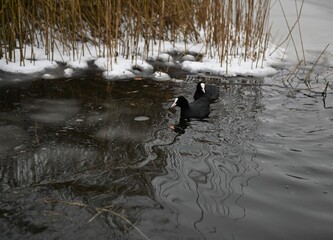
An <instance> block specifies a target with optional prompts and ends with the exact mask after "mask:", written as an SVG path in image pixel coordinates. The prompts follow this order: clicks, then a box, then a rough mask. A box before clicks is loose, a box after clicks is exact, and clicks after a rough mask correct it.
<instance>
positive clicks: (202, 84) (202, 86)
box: [200, 83, 206, 93]
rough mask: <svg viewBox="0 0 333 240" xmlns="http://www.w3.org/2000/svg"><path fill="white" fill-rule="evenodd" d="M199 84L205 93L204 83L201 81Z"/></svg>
mask: <svg viewBox="0 0 333 240" xmlns="http://www.w3.org/2000/svg"><path fill="white" fill-rule="evenodd" d="M200 86H201V89H202V91H203V92H204V93H206V92H205V84H204V83H201V84H200Z"/></svg>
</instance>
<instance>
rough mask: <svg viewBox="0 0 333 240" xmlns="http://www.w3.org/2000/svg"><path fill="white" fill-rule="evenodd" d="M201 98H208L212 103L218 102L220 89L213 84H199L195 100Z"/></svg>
mask: <svg viewBox="0 0 333 240" xmlns="http://www.w3.org/2000/svg"><path fill="white" fill-rule="evenodd" d="M201 97H206V98H207V99H208V101H209V102H210V103H213V102H216V101H217V99H218V98H219V97H220V91H219V88H218V87H217V86H216V85H213V84H205V83H204V82H199V83H198V84H197V89H196V91H195V93H194V96H193V98H194V100H197V99H199V98H201Z"/></svg>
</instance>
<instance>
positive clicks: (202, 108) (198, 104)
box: [171, 96, 210, 119]
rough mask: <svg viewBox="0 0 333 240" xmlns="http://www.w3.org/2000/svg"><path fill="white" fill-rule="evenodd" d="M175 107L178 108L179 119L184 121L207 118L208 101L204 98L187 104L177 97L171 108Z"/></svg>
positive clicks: (208, 111)
mask: <svg viewBox="0 0 333 240" xmlns="http://www.w3.org/2000/svg"><path fill="white" fill-rule="evenodd" d="M175 106H178V107H180V109H181V111H180V117H181V118H185V119H189V118H199V119H202V118H206V117H208V116H209V113H210V106H209V101H208V99H207V98H205V97H202V98H199V99H198V100H196V101H194V102H191V103H189V102H188V101H187V99H186V98H185V97H183V96H179V97H177V98H176V99H175V102H174V103H173V104H172V105H171V107H175Z"/></svg>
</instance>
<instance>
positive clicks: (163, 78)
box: [150, 71, 171, 81]
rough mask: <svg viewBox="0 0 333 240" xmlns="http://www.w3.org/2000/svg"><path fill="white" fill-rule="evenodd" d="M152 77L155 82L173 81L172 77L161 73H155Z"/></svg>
mask: <svg viewBox="0 0 333 240" xmlns="http://www.w3.org/2000/svg"><path fill="white" fill-rule="evenodd" d="M150 77H151V78H152V79H153V80H155V81H169V80H171V78H170V76H169V75H168V74H167V73H164V72H160V71H157V72H154V73H153V74H152V75H151V76H150Z"/></svg>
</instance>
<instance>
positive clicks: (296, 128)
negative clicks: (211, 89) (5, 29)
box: [0, 74, 333, 240]
mask: <svg viewBox="0 0 333 240" xmlns="http://www.w3.org/2000/svg"><path fill="white" fill-rule="evenodd" d="M277 78H278V77H277ZM198 80H199V79H198V78H196V77H188V78H187V79H186V80H185V81H183V82H154V81H150V80H143V81H134V80H131V81H118V82H106V81H104V80H101V79H100V78H99V77H98V76H95V75H93V74H91V75H87V76H86V77H85V78H75V79H66V80H36V81H32V82H25V83H24V84H23V83H20V82H16V83H15V84H2V85H1V86H0V184H1V185H0V193H1V195H0V238H1V239H145V237H144V236H143V235H142V234H141V233H139V232H138V231H137V230H136V229H135V228H134V227H133V226H132V225H131V224H130V223H128V222H126V221H125V220H124V219H123V218H122V217H121V216H123V217H125V218H126V219H127V220H129V221H130V222H131V223H132V224H134V225H135V226H136V227H137V228H138V229H139V230H140V231H142V233H143V234H144V235H145V236H147V237H148V238H149V239H257V240H258V239H263V240H266V239H327V240H328V239H333V227H332V226H333V197H332V193H333V185H332V184H333V180H332V176H333V157H332V156H333V141H332V138H333V109H332V108H331V106H333V101H332V99H333V97H332V94H328V96H327V98H326V101H325V105H324V104H323V101H322V100H323V98H322V96H321V95H320V94H315V93H309V94H308V93H307V92H305V91H302V90H300V88H292V87H286V86H284V85H283V84H282V83H281V81H278V80H277V79H274V78H273V79H272V78H266V79H254V78H231V79H214V78H213V79H206V81H208V82H212V83H215V84H217V85H219V87H220V93H221V98H220V101H219V102H218V103H216V104H213V105H212V106H211V107H212V109H213V111H212V113H211V115H210V118H209V119H207V120H206V121H192V122H190V123H189V124H188V126H187V128H186V129H185V132H184V133H183V134H180V133H177V132H174V131H172V130H171V129H170V128H169V126H170V125H175V124H177V123H178V116H179V110H170V109H168V108H169V106H170V105H171V100H172V99H173V98H174V97H176V96H178V95H180V94H182V95H184V96H186V97H188V98H192V96H193V90H194V89H195V85H196V82H197V81H198ZM278 82H279V83H278ZM328 93H329V92H328ZM324 106H325V107H326V108H325V107H324ZM139 116H146V117H149V120H147V121H136V120H135V118H136V117H139ZM116 214H120V215H121V216H119V215H116Z"/></svg>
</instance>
